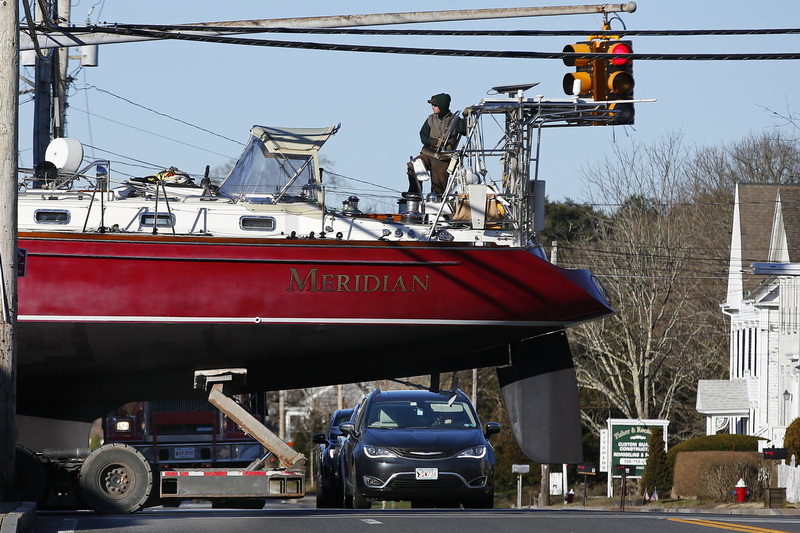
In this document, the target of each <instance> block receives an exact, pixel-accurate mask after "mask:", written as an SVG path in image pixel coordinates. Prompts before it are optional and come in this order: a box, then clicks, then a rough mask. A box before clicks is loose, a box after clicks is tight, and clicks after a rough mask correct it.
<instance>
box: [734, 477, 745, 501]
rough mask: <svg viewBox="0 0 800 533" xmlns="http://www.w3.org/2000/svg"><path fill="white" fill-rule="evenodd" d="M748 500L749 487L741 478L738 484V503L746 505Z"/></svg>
mask: <svg viewBox="0 0 800 533" xmlns="http://www.w3.org/2000/svg"><path fill="white" fill-rule="evenodd" d="M746 499H747V485H745V484H744V479H742V478H739V481H738V482H737V483H736V503H744V501H745V500H746Z"/></svg>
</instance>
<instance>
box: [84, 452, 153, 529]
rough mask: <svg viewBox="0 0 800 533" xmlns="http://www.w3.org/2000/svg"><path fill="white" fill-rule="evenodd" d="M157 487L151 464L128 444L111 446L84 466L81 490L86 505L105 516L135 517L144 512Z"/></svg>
mask: <svg viewBox="0 0 800 533" xmlns="http://www.w3.org/2000/svg"><path fill="white" fill-rule="evenodd" d="M152 485H153V473H152V471H151V469H150V465H149V464H148V463H147V460H146V459H145V458H144V456H142V454H140V453H139V452H138V451H136V449H134V448H132V447H130V446H127V445H125V444H107V445H105V446H102V447H100V448H98V449H97V450H95V451H94V452H92V454H91V455H90V456H89V458H88V459H86V462H84V463H83V467H82V468H81V473H80V487H81V492H82V494H83V498H84V499H85V500H86V503H87V504H88V505H89V507H91V508H92V509H93V510H94V511H95V512H97V513H102V514H122V513H133V512H135V511H138V510H139V509H141V508H142V507H143V506H144V504H145V502H146V501H147V498H148V496H149V495H150V489H151V487H152Z"/></svg>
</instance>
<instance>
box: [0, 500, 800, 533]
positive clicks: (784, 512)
mask: <svg viewBox="0 0 800 533" xmlns="http://www.w3.org/2000/svg"><path fill="white" fill-rule="evenodd" d="M540 509H541V508H540ZM570 510H575V511H580V510H587V511H620V509H619V508H614V509H610V508H608V507H597V506H595V507H592V506H588V507H580V508H570ZM623 512H625V513H664V514H723V515H724V514H727V515H760V516H798V515H800V509H790V508H778V507H772V508H762V507H711V508H690V507H636V506H632V507H626V508H625V511H623ZM0 533H3V532H2V531H0Z"/></svg>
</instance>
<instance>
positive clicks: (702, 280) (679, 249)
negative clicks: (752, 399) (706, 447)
mask: <svg viewBox="0 0 800 533" xmlns="http://www.w3.org/2000/svg"><path fill="white" fill-rule="evenodd" d="M688 161H689V157H688V154H687V151H686V150H685V149H684V148H683V146H682V143H681V136H680V135H677V134H673V135H668V136H666V137H665V138H664V139H663V140H662V141H660V142H658V143H656V144H654V145H652V146H649V147H634V148H633V149H632V150H629V151H622V150H617V151H615V152H614V157H613V158H612V159H607V160H606V161H604V162H603V163H601V164H600V165H598V166H597V167H595V168H592V169H589V170H588V171H587V173H586V174H587V180H588V181H589V182H590V184H591V186H592V191H593V199H592V203H593V204H594V205H595V206H598V207H601V208H603V209H604V211H605V216H604V218H603V220H602V221H601V222H600V224H599V225H598V227H599V238H596V239H595V240H594V241H592V242H591V243H587V244H586V246H584V247H581V248H580V249H578V248H574V249H573V250H572V253H571V255H570V256H569V257H570V258H571V260H572V261H574V262H575V263H580V264H582V265H584V266H590V267H591V268H592V269H593V271H594V272H595V274H596V275H597V276H598V278H599V279H600V280H601V282H602V283H603V285H604V286H605V288H606V289H607V291H608V292H609V294H610V297H611V300H612V303H613V305H614V307H615V309H616V311H617V313H616V314H615V315H614V316H612V317H610V318H607V319H605V320H603V321H599V322H593V323H590V324H587V325H584V326H582V327H580V328H576V329H575V330H573V331H572V332H571V340H572V343H573V350H574V354H575V356H576V368H577V374H578V382H579V385H580V386H581V387H582V389H583V391H584V395H585V398H586V399H588V400H589V401H595V402H598V401H600V402H605V403H606V405H605V406H606V407H607V409H605V410H603V409H587V410H584V411H583V416H584V422H586V423H587V424H588V425H589V426H590V427H594V428H595V429H599V428H600V427H603V426H604V425H605V422H604V418H605V415H607V414H611V415H612V416H621V417H626V418H669V419H675V418H678V419H681V420H682V421H683V426H684V427H682V428H679V429H678V432H679V433H680V432H689V433H691V432H692V431H693V426H696V425H699V423H700V422H701V420H700V417H699V416H698V415H696V413H693V408H694V405H693V404H692V405H691V406H690V407H689V406H687V405H685V401H684V400H685V399H687V398H689V397H692V396H693V391H694V390H695V388H696V383H697V379H699V378H708V377H715V376H716V375H718V374H719V373H720V369H721V367H722V365H721V363H722V362H723V361H725V360H727V359H726V353H727V351H726V349H725V345H724V341H725V338H726V337H725V331H724V322H723V320H722V315H721V313H720V312H719V308H718V304H719V302H720V301H721V299H715V297H716V295H718V294H721V293H720V292H719V290H720V284H721V283H722V280H721V276H720V274H721V270H722V265H720V264H718V260H717V258H714V257H711V256H709V255H708V254H707V252H706V250H704V249H702V248H700V247H699V246H697V245H696V244H695V242H694V241H693V235H694V234H695V233H697V231H698V230H702V228H698V227H697V220H698V216H699V215H700V214H702V207H701V206H697V205H695V204H693V203H692V201H691V197H690V196H689V195H688V193H687V191H688V188H687V186H686V180H687V172H686V165H687V163H688ZM579 250H580V251H579ZM723 264H724V263H723ZM593 407H602V405H595V406H593ZM689 410H690V411H689ZM678 411H683V412H682V413H681V414H677V413H678ZM692 415H694V416H692ZM601 417H602V419H601ZM673 435H674V433H673Z"/></svg>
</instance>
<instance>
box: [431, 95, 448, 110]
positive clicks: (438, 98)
mask: <svg viewBox="0 0 800 533" xmlns="http://www.w3.org/2000/svg"><path fill="white" fill-rule="evenodd" d="M428 103H429V104H435V105H437V106H439V109H441V110H445V109H450V95H449V94H447V93H439V94H434V95H433V96H431V99H430V100H428Z"/></svg>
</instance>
